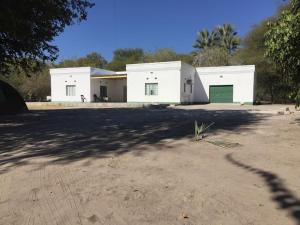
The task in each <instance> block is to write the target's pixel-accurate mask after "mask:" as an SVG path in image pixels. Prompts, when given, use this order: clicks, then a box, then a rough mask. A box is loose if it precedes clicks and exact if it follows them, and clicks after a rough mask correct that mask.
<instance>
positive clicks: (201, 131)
mask: <svg viewBox="0 0 300 225" xmlns="http://www.w3.org/2000/svg"><path fill="white" fill-rule="evenodd" d="M212 125H214V123H211V124H209V125H207V124H205V123H201V126H198V122H197V121H195V140H196V141H199V140H202V139H203V138H204V137H205V132H206V131H207V130H208V128H210V127H211V126H212Z"/></svg>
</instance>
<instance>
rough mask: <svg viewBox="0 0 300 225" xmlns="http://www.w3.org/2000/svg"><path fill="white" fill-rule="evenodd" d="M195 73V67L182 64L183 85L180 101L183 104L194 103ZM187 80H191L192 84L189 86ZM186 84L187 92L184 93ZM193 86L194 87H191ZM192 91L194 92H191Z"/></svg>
mask: <svg viewBox="0 0 300 225" xmlns="http://www.w3.org/2000/svg"><path fill="white" fill-rule="evenodd" d="M195 73H196V70H195V68H194V67H193V66H191V65H189V64H186V63H183V62H182V64H181V84H180V93H181V94H180V101H181V103H192V102H194V92H195V86H194V85H195V81H194V78H195ZM187 80H191V81H192V83H191V85H190V84H187ZM184 84H185V87H186V88H185V91H184ZM191 86H192V87H191ZM191 91H192V92H191Z"/></svg>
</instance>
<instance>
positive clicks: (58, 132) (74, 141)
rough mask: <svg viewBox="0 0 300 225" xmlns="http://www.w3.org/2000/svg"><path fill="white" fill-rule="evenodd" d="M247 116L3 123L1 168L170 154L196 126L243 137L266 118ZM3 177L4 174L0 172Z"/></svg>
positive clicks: (82, 116)
mask: <svg viewBox="0 0 300 225" xmlns="http://www.w3.org/2000/svg"><path fill="white" fill-rule="evenodd" d="M264 116H266V115H263V114H254V113H250V112H248V111H246V110H204V109H190V110H185V109H176V108H166V109H143V108H136V109H129V108H114V109H58V110H37V111H31V112H30V113H28V114H23V115H17V116H6V117H1V118H0V166H3V165H5V166H6V170H7V169H8V167H14V166H17V165H23V164H26V163H29V162H28V160H29V159H30V158H33V157H39V156H43V157H48V158H49V159H50V161H51V162H53V163H54V162H55V163H69V162H74V161H76V160H80V159H84V158H89V159H93V158H101V157H108V156H109V155H111V154H114V155H119V154H123V153H126V152H130V151H133V152H135V153H137V154H143V153H144V152H145V150H146V148H145V146H146V145H151V146H154V147H155V149H157V150H158V151H159V150H163V151H166V150H170V148H171V147H170V146H169V145H168V144H166V143H167V141H165V140H170V139H171V140H179V139H183V138H187V137H193V134H194V121H195V120H197V121H198V122H199V123H201V122H204V123H210V122H215V125H214V126H213V127H212V130H211V132H219V131H223V130H226V131H229V132H243V131H247V130H249V129H251V126H250V125H253V124H255V123H257V122H258V121H260V120H261V119H263V118H264ZM2 172H5V171H4V170H3V168H2Z"/></svg>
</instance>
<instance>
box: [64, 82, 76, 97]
mask: <svg viewBox="0 0 300 225" xmlns="http://www.w3.org/2000/svg"><path fill="white" fill-rule="evenodd" d="M75 95H76V85H67V86H66V96H75Z"/></svg>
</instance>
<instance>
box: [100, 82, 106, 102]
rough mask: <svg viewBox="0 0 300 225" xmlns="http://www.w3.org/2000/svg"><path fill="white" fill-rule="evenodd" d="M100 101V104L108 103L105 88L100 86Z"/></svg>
mask: <svg viewBox="0 0 300 225" xmlns="http://www.w3.org/2000/svg"><path fill="white" fill-rule="evenodd" d="M100 100H101V101H102V102H104V101H108V99H107V86H102V85H101V86H100Z"/></svg>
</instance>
